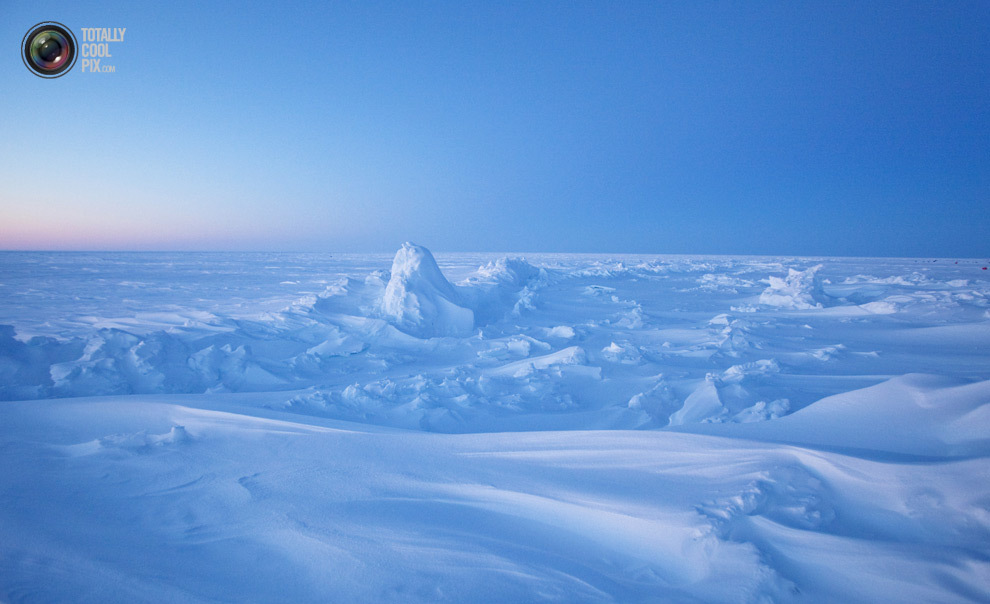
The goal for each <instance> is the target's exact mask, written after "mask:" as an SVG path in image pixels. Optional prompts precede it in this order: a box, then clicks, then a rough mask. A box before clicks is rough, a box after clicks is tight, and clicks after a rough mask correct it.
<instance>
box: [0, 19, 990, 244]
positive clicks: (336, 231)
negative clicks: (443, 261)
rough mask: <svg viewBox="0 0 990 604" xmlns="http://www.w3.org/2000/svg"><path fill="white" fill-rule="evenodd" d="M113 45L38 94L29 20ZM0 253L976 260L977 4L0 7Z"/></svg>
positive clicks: (981, 92)
mask: <svg viewBox="0 0 990 604" xmlns="http://www.w3.org/2000/svg"><path fill="white" fill-rule="evenodd" d="M46 20H54V21H60V22H62V23H64V24H65V25H67V26H68V27H69V28H70V29H72V30H73V31H74V32H75V34H76V36H77V37H80V35H81V32H80V29H81V28H83V27H125V28H127V32H126V34H125V40H124V42H122V43H118V44H112V45H111V51H112V53H113V55H114V56H113V58H112V60H110V59H104V64H107V63H112V64H113V65H114V67H115V68H116V72H115V73H113V74H92V73H82V71H81V69H80V64H79V63H77V64H76V66H75V67H74V68H73V70H72V72H70V73H68V74H67V75H65V76H64V77H61V78H58V79H55V80H43V79H41V78H38V77H36V76H34V75H32V74H31V73H30V72H28V70H27V69H26V68H25V67H24V65H23V63H22V62H21V58H20V55H19V44H20V41H21V39H22V37H23V36H24V34H25V33H26V32H27V30H28V29H29V28H30V27H31V26H32V25H34V24H35V23H37V22H39V21H46ZM0 32H2V40H3V44H2V45H0V48H3V49H6V50H4V51H2V52H0V83H2V85H0V249H161V250H175V249H189V250H224V249H230V250H292V251H297V250H299V251H389V250H393V249H395V248H396V247H397V246H398V244H399V243H401V242H402V241H405V240H413V241H417V242H419V243H421V244H423V245H426V246H428V247H430V248H432V249H434V250H437V251H458V250H462V251H468V250H478V251H576V252H583V251H587V252H603V251H604V252H648V253H740V254H750V253H756V254H764V253H766V254H806V255H819V254H828V255H880V256H892V255H894V256H896V255H909V256H910V255H916V256H983V255H986V254H988V253H990V245H988V242H990V72H988V70H990V42H988V40H990V2H986V1H985V0H984V1H978V2H952V1H949V2H909V1H901V0H898V1H896V2H861V1H856V2H824V1H815V2H791V1H787V2H784V1H780V2H717V3H716V2H703V1H696V0H691V1H685V2H674V1H657V2H631V1H621V2H619V1H611V0H610V1H605V0H602V1H599V2H573V1H567V2H543V1H536V0H528V1H525V2H494V1H493V2H470V1H464V0H459V1H451V2H434V1H431V2H419V1H411V2H407V1H401V2H400V1H396V2H384V3H376V2H366V1H353V2H333V1H319V2H298V1H290V2H279V3H245V2H232V1H231V2H225V3H216V2H204V1H199V0H197V1H188V0H176V1H170V2H135V1H133V0H128V1H126V2H108V1H101V2H87V1H85V0H80V1H75V2H72V3H64V6H63V7H61V8H58V7H57V8H47V7H45V6H43V5H40V4H38V3H31V2H12V1H9V0H0Z"/></svg>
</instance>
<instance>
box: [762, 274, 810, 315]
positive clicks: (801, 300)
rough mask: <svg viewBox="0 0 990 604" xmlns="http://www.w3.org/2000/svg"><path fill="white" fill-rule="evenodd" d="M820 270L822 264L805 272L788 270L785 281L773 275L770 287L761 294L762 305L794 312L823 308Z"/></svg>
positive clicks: (770, 278)
mask: <svg viewBox="0 0 990 604" xmlns="http://www.w3.org/2000/svg"><path fill="white" fill-rule="evenodd" d="M820 268H822V265H821V264H818V265H815V266H812V267H811V268H808V269H805V270H803V271H798V270H794V269H793V268H792V269H788V271H787V277H785V278H784V279H781V278H780V277H774V276H772V275H771V276H770V277H769V281H770V287H768V288H766V289H765V290H763V293H762V294H760V304H765V305H767V306H777V307H779V308H790V309H794V310H808V309H812V308H822V303H821V300H822V299H823V297H824V293H823V292H822V286H821V282H820V280H819V279H818V278H817V277H816V274H817V273H818V270H819V269H820Z"/></svg>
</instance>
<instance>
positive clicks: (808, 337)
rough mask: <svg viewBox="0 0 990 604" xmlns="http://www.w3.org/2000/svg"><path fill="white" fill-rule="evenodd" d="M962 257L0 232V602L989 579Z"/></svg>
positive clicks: (620, 592) (971, 595)
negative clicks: (61, 247) (217, 247)
mask: <svg viewBox="0 0 990 604" xmlns="http://www.w3.org/2000/svg"><path fill="white" fill-rule="evenodd" d="M986 265H987V263H986V261H985V260H974V259H937V260H935V259H925V260H922V259H852V258H779V257H774V258H769V257H686V256H610V257H606V256H597V255H546V254H508V255H506V254H450V255H440V256H439V257H437V258H436V261H435V260H434V257H433V255H432V254H430V252H429V251H428V250H426V249H425V248H422V247H419V246H415V245H411V244H406V245H404V246H403V247H402V248H401V249H400V250H399V251H398V252H397V253H396V254H395V255H394V257H392V256H391V255H387V256H386V255H343V256H342V255H333V256H330V255H305V254H181V253H177V254H164V253H161V254H158V253H154V254H151V253H136V254H110V253H107V254H82V253H79V254H75V253H69V254H66V253H51V254H47V253H3V254H0V401H3V402H0V455H2V459H3V464H4V467H3V470H2V471H0V602H8V601H9V602H19V601H29V602H37V601H85V602H97V601H99V602H104V601H119V602H143V601H147V602H161V601H169V602H216V601H230V602H243V601H259V602H269V601H292V602H307V601H308V602H328V601H335V602H436V601H447V602H485V601H492V602H531V601H561V602H575V601H582V602H584V601H592V602H596V601H605V602H610V601H611V602H660V601H662V602H667V601H670V602H763V601H780V602H895V601H896V602H903V601H918V602H953V601H959V602H968V601H977V602H987V601H990V404H988V403H990V275H988V271H986V270H984V269H983V267H984V266H986Z"/></svg>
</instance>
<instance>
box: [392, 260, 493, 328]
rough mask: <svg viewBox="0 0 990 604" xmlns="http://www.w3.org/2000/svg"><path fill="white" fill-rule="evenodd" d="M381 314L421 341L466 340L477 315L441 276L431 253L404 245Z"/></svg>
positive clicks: (394, 262) (396, 261) (395, 265)
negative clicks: (465, 336) (442, 337)
mask: <svg viewBox="0 0 990 604" xmlns="http://www.w3.org/2000/svg"><path fill="white" fill-rule="evenodd" d="M381 310H382V314H384V315H385V317H386V318H388V319H389V321H390V322H391V323H393V324H394V325H395V326H396V327H398V328H399V329H401V330H402V331H405V332H406V333H409V334H411V335H414V336H418V337H426V338H429V337H434V336H464V335H469V334H470V333H471V331H472V330H473V329H474V311H472V310H471V309H470V308H466V307H465V306H463V302H462V300H461V296H460V295H459V294H458V292H457V289H456V288H455V287H454V286H453V285H451V283H450V281H447V278H446V277H444V276H443V273H442V272H440V267H439V266H437V261H436V260H434V259H433V254H431V253H430V250H428V249H426V248H425V247H423V246H421V245H416V244H414V243H409V242H406V243H403V244H402V247H401V248H399V251H397V252H396V253H395V259H394V260H393V261H392V274H391V278H390V279H389V281H388V285H386V286H385V294H384V296H383V297H382V301H381Z"/></svg>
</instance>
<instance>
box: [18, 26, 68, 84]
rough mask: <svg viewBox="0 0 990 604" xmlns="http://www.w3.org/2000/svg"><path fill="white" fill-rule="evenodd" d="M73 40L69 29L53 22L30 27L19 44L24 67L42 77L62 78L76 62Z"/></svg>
mask: <svg viewBox="0 0 990 604" xmlns="http://www.w3.org/2000/svg"><path fill="white" fill-rule="evenodd" d="M78 48H79V47H78V45H77V44H76V37H75V36H74V35H72V32H71V31H70V30H69V28H68V27H66V26H64V25H62V24H61V23H56V22H55V21H45V22H44V23H39V24H37V25H35V26H34V27H32V28H31V30H30V31H29V32H28V33H27V34H26V35H25V36H24V40H23V42H22V44H21V55H22V58H23V59H24V64H25V65H26V66H27V68H28V69H30V70H31V72H32V73H33V74H34V75H36V76H39V77H42V78H57V77H59V76H63V75H65V74H66V73H67V72H68V71H69V70H70V69H72V66H73V65H74V64H75V62H76V56H77V55H78Z"/></svg>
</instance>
